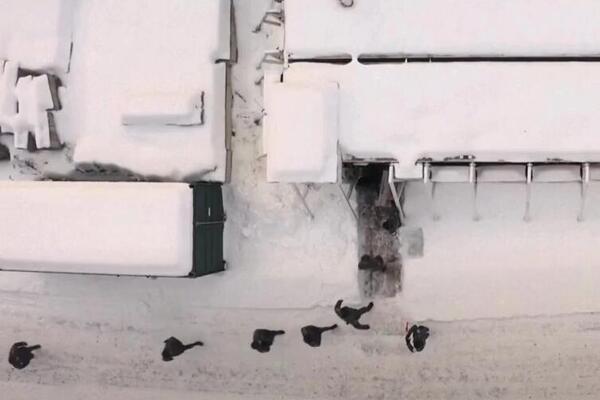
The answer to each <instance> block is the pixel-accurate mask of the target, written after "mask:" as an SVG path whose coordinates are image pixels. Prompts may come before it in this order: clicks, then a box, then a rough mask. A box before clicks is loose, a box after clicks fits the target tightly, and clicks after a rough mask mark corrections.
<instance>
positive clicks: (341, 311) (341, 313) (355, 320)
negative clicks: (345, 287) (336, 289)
mask: <svg viewBox="0 0 600 400" xmlns="http://www.w3.org/2000/svg"><path fill="white" fill-rule="evenodd" d="M372 308H373V303H372V302H371V303H369V305H368V306H366V307H362V308H359V309H356V308H352V307H342V300H338V301H337V303H335V313H336V314H337V315H338V317H340V318H341V319H343V320H344V321H346V324H349V325H352V326H353V327H355V328H356V329H369V328H370V326H369V325H363V324H361V323H360V321H359V320H360V317H362V315H363V314H364V313H367V312H369V311H371V309H372Z"/></svg>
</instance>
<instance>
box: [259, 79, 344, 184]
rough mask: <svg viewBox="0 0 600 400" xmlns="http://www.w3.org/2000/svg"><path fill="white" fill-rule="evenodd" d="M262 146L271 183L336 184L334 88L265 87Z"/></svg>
mask: <svg viewBox="0 0 600 400" xmlns="http://www.w3.org/2000/svg"><path fill="white" fill-rule="evenodd" d="M265 109H266V110H267V113H266V116H265V119H264V128H263V135H264V137H263V140H265V148H266V152H267V181H269V182H287V183H296V182H297V183H302V182H336V181H337V170H338V153H337V141H338V86H337V84H336V83H334V82H320V83H313V82H310V83H308V82H307V83H302V84H294V83H291V84H288V83H271V82H269V83H266V84H265Z"/></svg>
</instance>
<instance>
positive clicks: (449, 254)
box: [397, 182, 600, 320]
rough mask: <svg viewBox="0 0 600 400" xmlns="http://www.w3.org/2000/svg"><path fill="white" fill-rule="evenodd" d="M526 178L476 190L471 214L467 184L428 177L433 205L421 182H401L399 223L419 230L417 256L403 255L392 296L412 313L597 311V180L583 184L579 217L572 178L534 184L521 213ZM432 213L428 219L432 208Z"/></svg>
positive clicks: (466, 315)
mask: <svg viewBox="0 0 600 400" xmlns="http://www.w3.org/2000/svg"><path fill="white" fill-rule="evenodd" d="M525 190H526V189H525V184H522V183H521V184H518V183H507V184H498V183H487V184H479V185H478V189H477V208H478V210H477V211H478V214H479V216H480V218H479V220H478V221H473V219H472V218H473V200H472V196H473V194H472V188H471V187H470V185H468V184H457V183H452V184H436V188H435V201H434V204H431V202H430V201H429V199H428V197H429V195H428V193H427V190H426V188H425V186H424V185H423V184H422V183H420V182H415V183H411V184H409V186H408V189H407V194H406V199H407V202H406V204H405V211H406V214H407V216H408V219H407V224H408V226H412V227H421V228H423V232H424V241H425V243H424V256H423V258H419V259H410V258H408V257H404V258H403V268H404V275H403V285H402V293H401V294H400V296H398V298H397V302H398V304H399V305H401V306H402V308H403V309H404V310H405V311H406V312H407V316H409V317H410V318H413V319H417V320H423V319H436V320H455V319H476V318H506V317H512V316H517V315H556V314H563V313H576V312H594V311H597V310H598V304H599V302H600V292H599V291H598V290H597V284H596V283H597V282H598V280H599V279H600V269H599V268H598V265H600V256H599V255H598V252H597V251H596V250H595V248H596V243H597V240H599V238H600V228H599V227H600V207H598V204H599V202H598V201H599V200H600V186H599V185H598V184H597V183H591V185H590V188H589V193H588V195H589V198H588V200H587V207H586V213H585V219H584V221H582V222H578V221H577V214H578V212H579V206H580V184H576V183H535V184H533V186H532V199H531V221H530V222H524V221H523V216H524V212H525V198H526V194H525ZM434 213H435V214H437V215H438V216H439V219H436V220H434V218H433V214H434Z"/></svg>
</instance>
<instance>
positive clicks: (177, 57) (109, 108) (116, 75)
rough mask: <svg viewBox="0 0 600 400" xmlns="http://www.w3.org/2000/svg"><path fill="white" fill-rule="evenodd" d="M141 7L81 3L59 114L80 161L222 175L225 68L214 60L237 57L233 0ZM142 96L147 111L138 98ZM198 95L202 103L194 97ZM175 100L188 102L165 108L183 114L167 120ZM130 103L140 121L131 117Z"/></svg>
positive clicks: (175, 0)
mask: <svg viewBox="0 0 600 400" xmlns="http://www.w3.org/2000/svg"><path fill="white" fill-rule="evenodd" d="M140 11H141V10H140V2H139V1H137V0H89V1H85V2H81V4H80V5H79V7H78V12H77V13H76V16H75V19H76V29H75V32H74V45H73V46H74V47H73V59H72V68H71V73H70V75H69V84H68V88H67V89H66V90H65V91H64V97H65V102H64V103H65V107H64V112H63V117H61V119H60V120H59V121H58V122H59V124H60V125H59V128H60V129H61V130H62V132H63V134H64V135H66V136H67V139H68V140H70V141H73V142H75V151H74V156H73V158H74V161H75V162H79V163H92V162H95V163H102V164H111V165H117V166H119V167H121V168H125V169H128V170H131V171H133V172H135V173H138V174H144V175H155V176H160V177H166V178H168V179H175V180H180V179H190V178H189V177H190V176H194V177H195V178H194V179H203V180H216V181H223V180H224V179H225V164H226V162H225V159H226V149H225V89H226V66H225V65H224V64H223V63H216V61H217V60H219V59H228V58H229V55H230V53H229V40H230V37H229V25H230V2H229V1H228V0H200V1H193V2H190V1H189V0H169V1H149V2H144V3H143V12H140ZM141 98H144V99H146V100H145V101H144V102H143V103H144V104H143V107H141V108H140V107H139V103H140V102H139V101H138V100H135V99H141ZM197 98H202V104H200V103H198V102H197V101H192V100H191V99H197ZM167 101H175V102H177V103H178V104H182V105H184V106H185V105H186V104H187V105H189V109H188V110H182V107H179V106H178V107H175V108H178V110H175V111H173V110H167V111H166V112H167V113H171V112H172V111H173V112H175V113H176V114H177V115H176V116H173V115H170V116H167V119H166V120H165V116H164V115H161V112H158V111H156V110H157V109H159V108H161V106H160V105H161V104H164V103H165V102H167ZM133 103H135V104H133ZM132 110H134V111H135V117H136V118H134V120H135V121H138V122H141V123H136V124H131V119H130V118H128V117H131V115H130V114H131V111H132ZM140 111H141V112H142V113H144V112H145V113H147V115H146V116H144V115H140ZM163 111H164V110H163ZM190 113H197V114H198V115H191V114H190ZM200 114H201V115H200ZM124 122H125V123H124Z"/></svg>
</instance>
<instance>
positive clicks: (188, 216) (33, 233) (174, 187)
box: [0, 182, 193, 276]
mask: <svg viewBox="0 0 600 400" xmlns="http://www.w3.org/2000/svg"><path fill="white" fill-rule="evenodd" d="M192 217H193V210H192V190H190V189H189V187H188V186H187V185H186V184H169V183H100V182H94V183H74V182H68V183H66V182H61V183H58V182H2V183H0V221H1V223H0V237H2V240H1V241H0V268H3V269H13V270H37V271H52V272H78V273H104V274H121V275H164V276H185V275H187V274H188V273H189V272H190V271H191V269H192V225H193V224H192Z"/></svg>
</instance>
